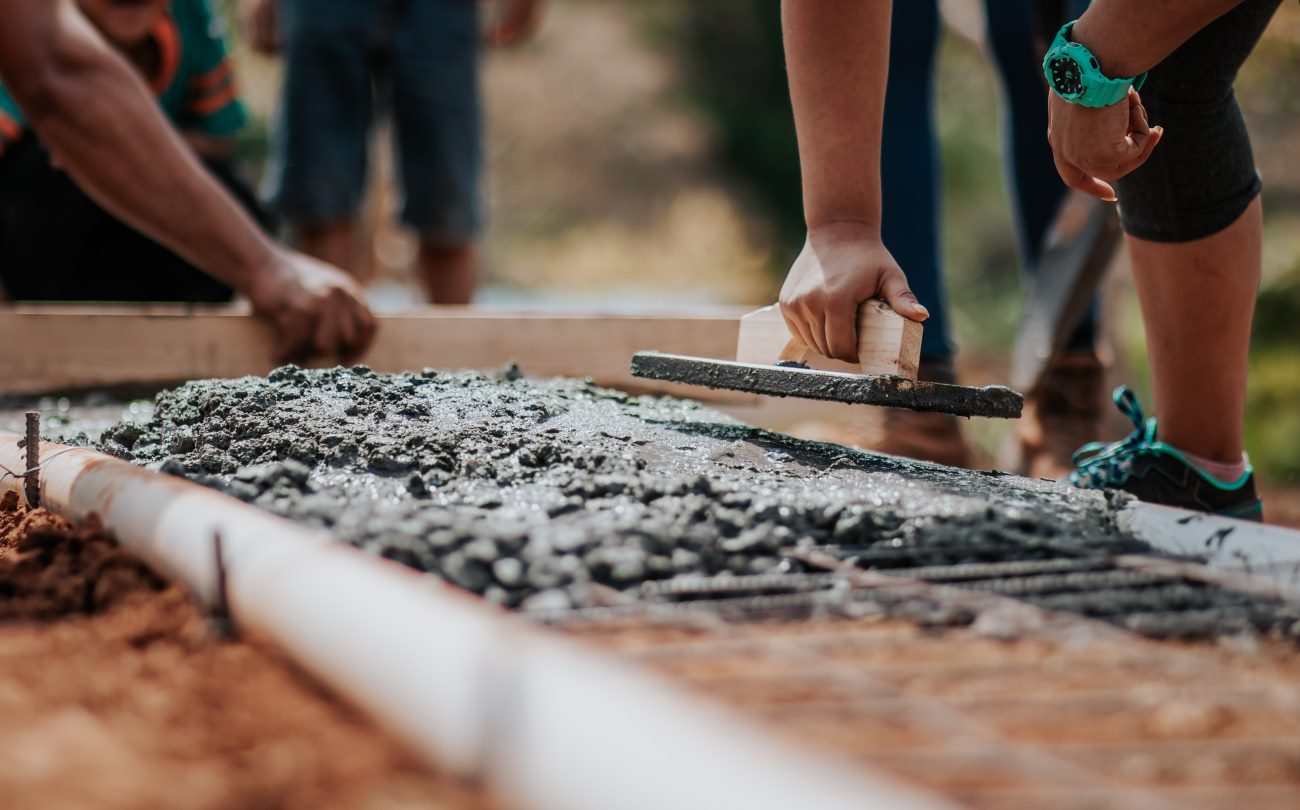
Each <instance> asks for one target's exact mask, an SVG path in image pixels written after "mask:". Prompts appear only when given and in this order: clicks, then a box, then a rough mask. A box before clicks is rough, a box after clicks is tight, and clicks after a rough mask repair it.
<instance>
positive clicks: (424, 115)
mask: <svg viewBox="0 0 1300 810" xmlns="http://www.w3.org/2000/svg"><path fill="white" fill-rule="evenodd" d="M477 6H478V3H477V2H476V0H280V30H281V36H282V38H283V47H284V67H285V74H284V97H283V99H282V101H281V105H280V113H279V118H278V120H277V122H276V129H275V133H274V137H273V146H272V156H271V172H270V178H269V180H270V185H271V198H272V202H273V204H274V205H275V207H276V208H277V209H278V210H279V212H280V213H281V214H282V215H283V216H284V217H285V219H287V220H288V221H289V222H290V223H291V224H293V225H299V226H303V225H315V224H324V223H329V222H337V221H340V220H348V219H353V218H355V217H356V216H357V214H358V213H359V211H360V208H361V204H362V200H363V197H364V195H365V188H366V170H367V165H366V164H367V156H368V146H369V140H370V133H371V128H372V126H373V123H374V121H375V119H376V117H377V116H378V115H379V114H381V113H384V112H391V114H392V120H393V130H394V135H395V137H396V141H397V143H396V147H397V160H396V165H397V170H398V174H399V177H400V180H401V186H402V192H403V197H404V201H403V205H402V221H403V222H405V223H406V224H407V225H409V226H411V227H412V228H414V229H415V230H416V231H418V232H419V233H420V235H421V236H423V237H425V238H428V239H432V240H436V241H441V242H449V243H460V242H465V241H469V240H471V239H473V238H474V237H475V236H477V235H478V233H479V231H480V230H481V229H482V220H483V214H482V208H483V204H482V196H481V191H480V188H479V185H480V176H481V173H482V171H481V166H482V146H481V137H482V136H481V130H482V125H481V111H480V104H479V84H478V56H479V50H478V49H479V25H478V12H477Z"/></svg>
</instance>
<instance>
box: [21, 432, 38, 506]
mask: <svg viewBox="0 0 1300 810" xmlns="http://www.w3.org/2000/svg"><path fill="white" fill-rule="evenodd" d="M25 444H26V449H27V471H26V473H24V475H23V483H24V489H23V492H24V494H25V495H26V496H27V505H28V506H30V507H31V508H33V509H35V508H36V507H38V506H40V505H41V415H40V413H38V412H37V411H28V412H27V441H26V443H25Z"/></svg>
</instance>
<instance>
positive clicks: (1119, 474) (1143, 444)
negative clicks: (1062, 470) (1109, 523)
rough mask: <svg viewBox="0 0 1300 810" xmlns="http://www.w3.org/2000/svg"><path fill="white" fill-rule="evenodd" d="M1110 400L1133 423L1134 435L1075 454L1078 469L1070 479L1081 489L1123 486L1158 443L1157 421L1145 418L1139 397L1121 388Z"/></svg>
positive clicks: (1099, 443)
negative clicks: (1138, 462)
mask: <svg viewBox="0 0 1300 810" xmlns="http://www.w3.org/2000/svg"><path fill="white" fill-rule="evenodd" d="M1111 398H1112V399H1113V400H1114V401H1115V407H1117V408H1119V410H1120V413H1122V414H1124V415H1125V416H1127V417H1128V418H1129V419H1130V420H1132V422H1133V432H1132V433H1130V434H1129V435H1128V436H1126V437H1124V438H1123V439H1121V440H1120V441H1117V442H1111V443H1109V444H1108V443H1106V442H1089V443H1088V444H1085V445H1084V446H1083V447H1080V448H1079V449H1078V450H1076V451H1075V453H1074V458H1073V459H1072V461H1073V462H1074V466H1075V469H1074V472H1072V473H1070V475H1069V478H1068V479H1067V480H1068V481H1069V483H1071V484H1073V485H1074V486H1076V487H1079V488H1081V489H1105V488H1108V487H1118V486H1120V485H1122V484H1123V483H1124V482H1125V481H1127V480H1128V477H1129V474H1130V473H1131V471H1132V469H1133V462H1134V460H1136V459H1137V457H1138V456H1140V455H1142V454H1143V453H1144V452H1148V451H1150V450H1151V449H1152V448H1153V447H1154V445H1155V444H1156V419H1155V417H1154V416H1153V417H1151V418H1149V419H1148V418H1146V417H1145V416H1143V414H1142V404H1141V403H1139V402H1138V398H1137V394H1134V393H1133V391H1132V390H1131V389H1130V388H1129V387H1128V386H1126V385H1121V386H1120V387H1118V388H1116V389H1115V392H1114V394H1112V395H1111Z"/></svg>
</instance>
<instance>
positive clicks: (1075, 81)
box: [1043, 20, 1147, 107]
mask: <svg viewBox="0 0 1300 810" xmlns="http://www.w3.org/2000/svg"><path fill="white" fill-rule="evenodd" d="M1075 22H1078V20H1075ZM1073 29H1074V23H1073V22H1070V23H1066V24H1065V25H1064V26H1063V27H1062V28H1061V30H1060V31H1058V32H1057V34H1056V39H1055V40H1054V41H1053V42H1052V47H1050V48H1048V49H1047V56H1045V57H1043V75H1044V76H1046V77H1047V85H1048V86H1049V87H1051V88H1052V91H1053V92H1054V93H1056V94H1057V95H1058V96H1060V97H1061V98H1062V99H1064V100H1065V101H1068V102H1070V103H1071V104H1079V105H1082V106H1084V107H1109V106H1110V105H1112V104H1114V103H1115V102H1117V101H1121V100H1123V99H1124V97H1125V96H1127V95H1128V89H1129V88H1130V87H1135V88H1137V89H1139V90H1140V89H1142V83H1143V82H1144V81H1146V78H1147V74H1145V73H1143V74H1142V75H1141V76H1134V77H1133V78H1131V79H1111V78H1108V77H1107V76H1106V74H1104V73H1102V72H1101V67H1100V66H1099V65H1098V64H1097V57H1095V56H1093V55H1092V51H1090V50H1088V49H1087V48H1085V47H1084V46H1083V45H1080V44H1079V43H1077V42H1071V41H1070V33H1071V31H1072V30H1073Z"/></svg>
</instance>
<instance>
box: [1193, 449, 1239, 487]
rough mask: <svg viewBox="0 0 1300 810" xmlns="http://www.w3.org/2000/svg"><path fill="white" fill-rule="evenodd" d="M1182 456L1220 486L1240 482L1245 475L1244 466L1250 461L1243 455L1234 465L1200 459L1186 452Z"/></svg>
mask: <svg viewBox="0 0 1300 810" xmlns="http://www.w3.org/2000/svg"><path fill="white" fill-rule="evenodd" d="M1183 455H1184V456H1187V460H1188V461H1190V462H1192V463H1193V464H1195V465H1196V467H1197V469H1199V470H1200V471H1201V472H1203V473H1205V474H1206V475H1208V476H1210V477H1211V478H1213V479H1214V480H1216V481H1218V482H1219V483H1220V484H1235V483H1237V482H1238V481H1240V480H1241V477H1242V476H1243V475H1245V474H1246V466H1247V465H1248V464H1250V459H1248V458H1247V457H1246V454H1245V453H1242V454H1241V461H1238V462H1236V463H1235V464H1228V463H1225V462H1222V461H1214V460H1213V459H1208V458H1201V457H1200V456H1198V455H1195V454H1193V453H1189V452H1187V451H1186V450H1184V451H1183Z"/></svg>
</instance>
